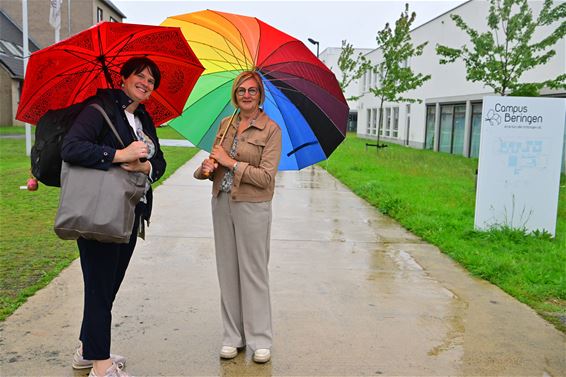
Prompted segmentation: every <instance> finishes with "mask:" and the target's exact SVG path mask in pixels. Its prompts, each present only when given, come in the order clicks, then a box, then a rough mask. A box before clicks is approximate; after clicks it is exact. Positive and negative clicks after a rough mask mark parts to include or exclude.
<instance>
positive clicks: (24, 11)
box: [22, 0, 31, 156]
mask: <svg viewBox="0 0 566 377" xmlns="http://www.w3.org/2000/svg"><path fill="white" fill-rule="evenodd" d="M22 29H23V31H22V33H23V39H24V40H23V46H24V79H25V77H26V68H27V65H28V57H29V43H28V41H29V38H28V2H27V0H22ZM25 127H26V155H27V156H29V155H31V125H30V124H29V123H25Z"/></svg>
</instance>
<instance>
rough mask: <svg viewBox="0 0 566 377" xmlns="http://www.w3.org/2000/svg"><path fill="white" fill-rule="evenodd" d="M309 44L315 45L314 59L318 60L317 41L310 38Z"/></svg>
mask: <svg viewBox="0 0 566 377" xmlns="http://www.w3.org/2000/svg"><path fill="white" fill-rule="evenodd" d="M309 42H310V43H312V44H313V45H316V57H317V58H318V45H319V44H320V43H319V42H318V41H315V40H314V39H312V38H309Z"/></svg>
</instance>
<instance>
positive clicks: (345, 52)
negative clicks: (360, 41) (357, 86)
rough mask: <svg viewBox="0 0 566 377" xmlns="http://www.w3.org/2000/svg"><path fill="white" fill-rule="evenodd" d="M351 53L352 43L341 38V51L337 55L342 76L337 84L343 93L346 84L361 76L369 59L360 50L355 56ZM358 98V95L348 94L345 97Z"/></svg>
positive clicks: (352, 49)
mask: <svg viewBox="0 0 566 377" xmlns="http://www.w3.org/2000/svg"><path fill="white" fill-rule="evenodd" d="M353 55H354V47H353V45H352V44H351V43H348V42H347V41H346V40H342V51H341V52H340V56H339V57H338V68H339V69H340V71H341V72H342V78H341V79H340V82H339V84H340V88H341V89H342V92H344V93H345V92H346V88H347V87H348V85H350V83H351V82H352V81H355V80H357V79H359V78H360V77H362V76H363V75H364V73H365V72H366V71H367V69H368V68H369V61H368V59H367V58H366V57H365V56H364V55H363V54H362V53H361V52H360V53H358V55H357V56H356V57H355V58H354V57H353ZM358 98H360V96H350V97H348V98H346V99H347V100H353V101H355V100H357V99H358Z"/></svg>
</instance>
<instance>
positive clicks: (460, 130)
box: [452, 105, 466, 155]
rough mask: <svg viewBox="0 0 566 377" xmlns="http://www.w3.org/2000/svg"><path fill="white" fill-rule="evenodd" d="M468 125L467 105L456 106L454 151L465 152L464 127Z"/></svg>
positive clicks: (457, 152) (454, 152)
mask: <svg viewBox="0 0 566 377" xmlns="http://www.w3.org/2000/svg"><path fill="white" fill-rule="evenodd" d="M465 127H466V106H465V105H457V106H454V127H453V130H454V136H453V137H452V153H453V154H460V155H461V154H463V153H464V132H465V131H464V129H465Z"/></svg>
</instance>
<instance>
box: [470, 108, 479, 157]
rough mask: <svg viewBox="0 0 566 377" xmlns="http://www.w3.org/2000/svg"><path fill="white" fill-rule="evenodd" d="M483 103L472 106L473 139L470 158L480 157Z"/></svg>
mask: <svg viewBox="0 0 566 377" xmlns="http://www.w3.org/2000/svg"><path fill="white" fill-rule="evenodd" d="M481 109H482V104H481V103H474V104H473V105H472V137H471V138H470V157H475V158H477V157H479V155H480V132H481Z"/></svg>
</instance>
